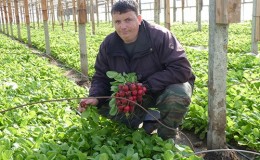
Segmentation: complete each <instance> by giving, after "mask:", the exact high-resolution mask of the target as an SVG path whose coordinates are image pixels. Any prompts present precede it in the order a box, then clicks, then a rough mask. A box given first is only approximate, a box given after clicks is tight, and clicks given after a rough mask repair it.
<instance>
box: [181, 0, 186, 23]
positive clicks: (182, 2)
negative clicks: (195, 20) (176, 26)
mask: <svg viewBox="0 0 260 160" xmlns="http://www.w3.org/2000/svg"><path fill="white" fill-rule="evenodd" d="M184 5H185V1H184V0H181V15H182V24H184Z"/></svg>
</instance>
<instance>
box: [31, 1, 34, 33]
mask: <svg viewBox="0 0 260 160" xmlns="http://www.w3.org/2000/svg"><path fill="white" fill-rule="evenodd" d="M31 14H32V21H33V28H34V29H35V20H34V7H33V1H32V0H31Z"/></svg>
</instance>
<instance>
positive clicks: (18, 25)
mask: <svg viewBox="0 0 260 160" xmlns="http://www.w3.org/2000/svg"><path fill="white" fill-rule="evenodd" d="M14 8H15V18H16V25H17V35H18V40H19V41H21V40H22V39H21V27H20V18H19V10H18V0H14Z"/></svg>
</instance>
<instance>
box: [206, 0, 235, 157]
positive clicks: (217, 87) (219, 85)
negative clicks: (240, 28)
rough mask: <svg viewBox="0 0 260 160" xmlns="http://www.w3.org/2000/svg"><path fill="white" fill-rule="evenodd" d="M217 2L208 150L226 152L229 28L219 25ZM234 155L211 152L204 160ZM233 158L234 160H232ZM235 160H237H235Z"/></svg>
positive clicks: (211, 55) (212, 21)
mask: <svg viewBox="0 0 260 160" xmlns="http://www.w3.org/2000/svg"><path fill="white" fill-rule="evenodd" d="M215 2H216V0H210V1H209V11H210V12H209V64H208V66H209V67H208V69H209V70H208V123H209V124H208V133H207V149H208V150H211V149H226V148H227V146H226V134H225V133H226V88H227V87H226V77H227V45H228V27H229V25H228V24H217V23H216V22H217V21H216V10H217V6H216V3H215ZM230 153H231V152H217V153H216V152H211V153H207V154H206V155H205V156H204V158H205V159H206V160H207V159H210V158H209V157H214V158H215V159H225V158H223V157H227V156H228V157H232V158H233V157H234V156H235V153H233V154H230ZM232 158H230V159H232ZM234 159H235V158H234Z"/></svg>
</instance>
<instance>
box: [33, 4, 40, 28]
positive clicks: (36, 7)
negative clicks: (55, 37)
mask: <svg viewBox="0 0 260 160" xmlns="http://www.w3.org/2000/svg"><path fill="white" fill-rule="evenodd" d="M37 1H38V0H36V2H35V4H34V5H35V10H36V19H37V26H38V29H39V28H40V19H39V10H38V4H37V3H38V2H37Z"/></svg>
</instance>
